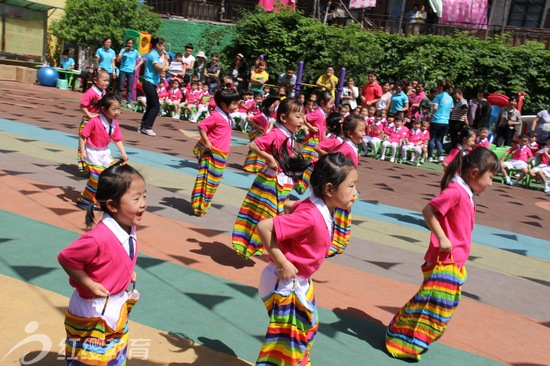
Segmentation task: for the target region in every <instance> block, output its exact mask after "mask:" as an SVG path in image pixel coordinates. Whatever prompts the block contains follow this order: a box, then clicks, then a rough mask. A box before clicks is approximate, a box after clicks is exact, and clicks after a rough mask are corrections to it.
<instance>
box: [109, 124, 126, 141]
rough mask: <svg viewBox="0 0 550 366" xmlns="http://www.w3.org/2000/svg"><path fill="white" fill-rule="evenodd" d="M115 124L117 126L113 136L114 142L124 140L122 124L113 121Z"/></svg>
mask: <svg viewBox="0 0 550 366" xmlns="http://www.w3.org/2000/svg"><path fill="white" fill-rule="evenodd" d="M113 125H114V126H115V132H114V133H113V135H112V136H111V138H112V139H113V141H114V142H119V141H122V139H123V136H122V131H121V129H120V125H119V124H118V122H117V121H113Z"/></svg>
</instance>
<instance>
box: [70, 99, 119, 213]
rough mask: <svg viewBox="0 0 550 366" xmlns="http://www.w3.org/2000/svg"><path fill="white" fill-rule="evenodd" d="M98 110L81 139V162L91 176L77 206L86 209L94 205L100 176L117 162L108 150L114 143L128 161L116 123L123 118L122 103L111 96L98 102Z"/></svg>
mask: <svg viewBox="0 0 550 366" xmlns="http://www.w3.org/2000/svg"><path fill="white" fill-rule="evenodd" d="M98 107H99V109H100V111H101V114H100V115H99V116H97V117H95V118H92V119H91V120H90V121H88V123H87V124H86V125H85V126H84V128H83V129H82V131H80V136H79V138H78V140H79V144H80V151H81V155H82V159H83V160H84V161H85V162H86V165H87V166H88V171H89V174H90V177H89V179H88V183H87V184H86V188H84V191H83V192H82V193H81V194H80V197H78V199H77V201H76V204H77V205H78V207H80V208H83V209H86V208H88V206H89V205H90V203H93V201H94V197H95V193H96V190H97V180H98V179H99V175H100V174H101V172H102V171H104V170H105V169H106V168H107V167H108V166H110V165H111V164H112V163H113V161H114V160H113V158H112V157H111V149H109V143H110V142H111V141H114V143H115V145H116V147H117V148H118V150H119V151H120V154H121V156H122V159H123V160H124V161H126V160H128V156H127V155H126V150H124V145H123V144H122V132H120V127H119V125H118V122H117V121H116V118H118V116H119V115H120V101H119V100H118V98H117V97H116V95H115V94H112V93H108V94H105V95H104V96H103V98H101V99H100V100H99V102H98Z"/></svg>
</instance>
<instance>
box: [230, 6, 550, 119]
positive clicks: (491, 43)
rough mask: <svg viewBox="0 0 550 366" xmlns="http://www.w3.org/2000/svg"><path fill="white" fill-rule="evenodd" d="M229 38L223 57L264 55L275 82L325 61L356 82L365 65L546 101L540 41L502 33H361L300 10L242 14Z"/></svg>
mask: <svg viewBox="0 0 550 366" xmlns="http://www.w3.org/2000/svg"><path fill="white" fill-rule="evenodd" d="M235 28H236V37H235V42H234V43H233V44H231V45H229V46H228V47H227V48H226V49H225V51H224V53H225V55H226V57H227V58H228V59H231V58H232V57H233V56H234V55H235V54H236V53H238V52H241V53H243V54H244V55H245V56H246V57H247V58H248V59H249V60H254V59H255V58H256V57H257V56H258V55H259V54H264V55H265V58H266V60H267V61H268V72H269V73H270V77H271V78H272V79H273V80H271V82H274V81H275V78H276V77H277V76H278V74H279V73H281V72H284V68H285V66H286V65H287V64H293V65H295V64H296V63H297V62H298V61H299V60H304V62H305V66H304V73H303V82H305V83H314V82H315V80H316V79H317V77H318V76H319V75H320V74H322V73H323V72H324V70H325V68H326V66H327V65H334V67H335V70H336V74H337V76H339V70H340V68H341V67H345V68H346V71H347V75H346V76H353V77H354V78H355V79H356V85H358V86H361V85H362V84H363V83H365V82H366V81H367V73H368V71H369V70H376V71H377V72H378V74H379V79H381V80H385V79H387V78H392V79H394V80H396V79H401V78H407V79H418V80H423V81H425V82H426V85H427V87H433V86H435V85H436V83H437V81H440V80H448V81H451V82H452V83H453V85H455V86H457V87H460V88H462V89H464V91H465V94H466V96H467V97H474V96H475V95H476V93H477V91H478V90H479V89H482V88H487V89H488V90H489V91H490V92H500V93H504V94H517V93H518V92H522V91H525V92H526V93H527V97H526V99H525V104H524V113H536V112H538V111H539V110H541V109H543V108H548V107H549V105H550V68H549V67H548V65H550V52H548V51H546V50H544V47H543V45H542V44H541V43H537V42H531V43H527V44H525V45H522V46H512V45H510V44H509V42H507V39H506V35H504V36H496V37H493V38H490V39H489V40H486V41H482V40H479V39H477V38H475V37H473V36H471V35H469V34H467V33H466V32H463V33H457V34H456V35H455V37H443V36H437V35H418V36H413V37H408V38H405V37H403V36H401V35H396V34H387V33H385V32H378V31H376V32H375V31H363V30H361V29H360V28H359V26H358V25H357V24H351V25H348V26H345V27H336V26H326V25H323V24H322V23H321V22H319V21H318V20H316V19H312V18H306V17H304V16H302V15H301V14H300V13H288V12H280V13H266V12H265V11H264V10H263V9H257V10H256V11H254V12H251V13H247V14H246V16H243V17H242V20H240V21H239V22H237V24H236V27H235Z"/></svg>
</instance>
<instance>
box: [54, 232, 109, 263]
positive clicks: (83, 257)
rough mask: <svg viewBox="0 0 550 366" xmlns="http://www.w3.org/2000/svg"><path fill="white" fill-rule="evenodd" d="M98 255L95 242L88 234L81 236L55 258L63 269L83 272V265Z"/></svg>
mask: <svg viewBox="0 0 550 366" xmlns="http://www.w3.org/2000/svg"><path fill="white" fill-rule="evenodd" d="M98 255H99V248H98V245H97V241H96V240H95V239H94V238H93V237H91V236H90V235H88V234H84V235H82V236H81V237H80V238H78V239H77V240H76V241H74V242H73V243H71V244H70V245H69V246H68V247H66V248H65V249H63V250H62V251H61V252H60V253H59V254H58V256H57V260H58V261H59V263H61V264H62V265H63V266H65V267H69V268H72V269H76V270H80V271H81V270H83V269H84V267H85V265H86V264H87V263H89V262H91V261H93V260H94V259H95V258H96V257H97V256H98Z"/></svg>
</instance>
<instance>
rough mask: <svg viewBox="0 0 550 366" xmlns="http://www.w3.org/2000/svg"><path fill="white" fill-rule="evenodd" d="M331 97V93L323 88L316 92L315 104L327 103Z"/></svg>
mask: <svg viewBox="0 0 550 366" xmlns="http://www.w3.org/2000/svg"><path fill="white" fill-rule="evenodd" d="M331 99H332V93H331V92H329V91H328V90H323V91H322V92H320V93H319V94H317V105H319V106H320V105H323V104H327V103H328V102H329V101H330V100H331Z"/></svg>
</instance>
